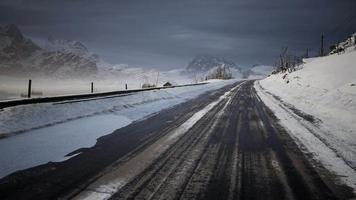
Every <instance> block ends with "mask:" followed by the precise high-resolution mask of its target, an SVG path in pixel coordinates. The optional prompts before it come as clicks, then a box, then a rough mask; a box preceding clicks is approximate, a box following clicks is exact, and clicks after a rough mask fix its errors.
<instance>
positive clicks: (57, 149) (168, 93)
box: [0, 80, 236, 177]
mask: <svg viewBox="0 0 356 200" xmlns="http://www.w3.org/2000/svg"><path fill="white" fill-rule="evenodd" d="M235 81H236V80H229V81H214V82H211V83H209V84H206V85H198V86H191V87H179V88H169V89H164V90H153V91H145V92H138V93H135V94H131V95H126V96H119V97H118V96H112V97H109V98H97V99H89V100H88V101H80V102H78V101H67V102H62V103H43V104H31V105H23V106H16V107H10V108H5V109H3V110H2V111H0V133H1V134H3V135H4V134H7V135H10V136H9V137H7V138H3V139H0V152H6V153H3V154H1V155H0V163H1V165H0V177H3V176H5V175H7V174H9V173H12V172H14V171H17V170H20V169H26V168H29V167H33V166H36V165H40V164H44V163H47V162H50V161H61V160H63V159H66V158H64V156H65V155H67V154H68V153H70V152H72V151H74V150H76V149H79V148H83V147H90V146H93V145H94V144H95V143H96V139H97V138H98V137H100V136H103V135H107V134H110V133H111V132H112V131H114V130H116V129H119V128H121V127H123V126H126V125H128V124H130V123H132V122H133V121H136V120H140V119H143V118H145V117H147V116H149V115H152V114H154V113H156V112H158V111H160V110H162V109H165V108H169V107H172V106H174V105H177V104H179V103H182V102H185V101H187V100H189V99H192V98H195V97H197V96H198V95H200V94H202V93H204V92H207V91H209V90H215V89H218V88H221V87H223V86H225V85H228V84H232V83H233V82H235ZM15 133H21V134H15Z"/></svg>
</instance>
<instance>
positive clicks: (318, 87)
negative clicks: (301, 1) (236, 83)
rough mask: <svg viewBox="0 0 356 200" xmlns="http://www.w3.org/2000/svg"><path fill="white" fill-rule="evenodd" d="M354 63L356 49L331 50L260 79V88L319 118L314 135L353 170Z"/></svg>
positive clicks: (355, 156) (355, 155)
mask: <svg viewBox="0 0 356 200" xmlns="http://www.w3.org/2000/svg"><path fill="white" fill-rule="evenodd" d="M355 64H356V51H353V52H346V53H344V54H341V55H336V54H334V55H330V56H326V57H321V58H312V59H307V60H305V64H304V65H303V66H302V68H301V69H300V70H298V71H295V72H292V73H280V74H275V75H271V76H270V77H268V78H266V79H264V80H261V81H259V84H260V85H261V86H262V88H264V89H265V90H266V91H268V92H270V93H272V94H273V95H276V96H278V97H280V98H281V100H282V101H283V102H285V103H287V104H291V105H292V106H294V107H295V108H297V109H299V110H301V111H303V112H305V113H307V114H310V115H313V116H314V117H316V118H318V119H319V120H321V122H320V123H318V124H317V126H318V129H319V131H317V132H316V133H315V134H316V135H315V136H316V137H318V138H319V139H320V140H321V141H323V143H324V144H325V145H327V146H328V148H330V149H332V151H334V152H335V153H336V155H337V156H339V157H341V158H342V159H343V160H344V161H345V163H346V164H347V165H349V166H350V167H351V168H353V170H356V145H355V144H356V86H355V84H356V67H355ZM340 165H341V163H340ZM354 173H355V172H354Z"/></svg>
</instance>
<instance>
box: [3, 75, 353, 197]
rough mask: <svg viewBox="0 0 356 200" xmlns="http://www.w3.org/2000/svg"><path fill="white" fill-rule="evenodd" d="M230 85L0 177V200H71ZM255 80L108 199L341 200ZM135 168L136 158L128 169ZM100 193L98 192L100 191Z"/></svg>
mask: <svg viewBox="0 0 356 200" xmlns="http://www.w3.org/2000/svg"><path fill="white" fill-rule="evenodd" d="M236 85H237V83H236V84H234V85H231V86H226V87H224V88H222V89H219V90H217V91H212V92H209V93H206V94H204V95H201V96H200V97H198V98H197V99H194V100H191V101H188V102H186V103H184V104H181V105H178V106H175V107H173V108H171V109H166V110H164V111H162V112H160V113H159V114H157V115H154V116H152V117H150V118H148V119H146V120H143V121H139V122H135V123H133V124H131V125H129V126H127V127H124V128H122V129H119V130H117V131H115V132H114V133H112V134H110V135H107V136H104V137H102V138H100V139H99V140H98V143H97V144H96V145H95V146H94V147H93V148H89V149H82V150H79V151H80V152H82V153H81V154H79V155H78V156H75V157H73V158H71V159H69V160H67V161H65V162H62V163H49V164H46V165H42V166H39V167H35V168H32V169H28V170H24V171H21V172H18V173H14V174H12V175H10V176H8V177H5V178H4V179H2V180H0V199H57V198H65V199H67V198H77V197H81V194H83V193H85V192H86V191H88V190H89V189H90V190H91V192H95V191H92V190H93V189H92V188H91V187H90V186H91V185H93V184H95V183H96V182H97V181H98V180H99V179H100V178H102V177H103V176H102V174H101V172H102V171H104V170H105V169H106V170H107V169H108V167H110V168H112V169H114V168H117V169H120V165H121V164H122V163H125V162H126V161H125V160H123V161H121V164H117V163H116V161H117V160H119V159H122V158H124V157H125V156H127V155H130V156H129V158H134V157H135V156H138V155H140V154H142V152H144V151H145V149H148V148H149V147H150V146H152V145H153V144H154V142H155V141H158V140H159V139H160V138H162V137H165V136H167V135H168V134H170V133H171V132H172V131H173V130H175V129H176V128H177V127H179V126H180V125H181V124H183V123H184V122H185V121H186V120H187V119H189V118H190V117H192V116H193V115H194V113H196V112H197V111H199V110H201V109H202V108H204V107H205V106H206V105H208V104H209V103H211V102H213V101H215V100H217V99H218V98H219V97H220V96H221V95H223V94H224V93H225V92H226V91H228V90H230V89H231V88H233V87H234V86H236ZM306 156H307V155H304V154H303V153H302V152H301V151H300V150H299V149H298V147H297V146H296V144H295V143H294V141H293V140H292V139H291V138H290V137H289V135H288V133H287V132H286V131H285V130H284V128H283V127H281V126H280V125H279V124H278V120H276V118H275V117H274V116H273V113H271V111H270V110H269V109H268V108H267V107H266V106H265V105H264V104H263V103H262V102H261V100H260V99H259V97H258V96H257V94H256V92H255V90H254V88H253V81H246V82H244V83H243V84H241V85H240V87H237V88H235V89H234V90H232V92H231V93H230V95H229V97H228V98H225V99H223V100H222V101H221V102H220V103H219V104H217V105H216V106H215V107H214V108H213V109H212V110H210V112H208V113H207V114H206V115H204V116H203V118H202V119H200V120H199V121H198V122H197V123H196V124H195V125H194V126H193V127H192V128H191V129H189V130H188V131H187V132H186V133H185V134H184V135H183V136H182V137H181V138H180V139H179V140H178V141H177V142H175V143H174V144H173V145H171V146H170V147H169V148H168V149H167V150H166V151H165V152H164V153H162V154H161V155H159V156H158V158H157V159H155V160H154V161H153V162H152V163H150V164H149V167H147V168H146V169H145V170H144V171H142V172H140V173H139V174H138V175H137V176H135V178H134V179H132V180H131V181H129V182H128V183H127V184H125V185H123V186H122V187H120V188H119V190H118V191H117V192H116V193H112V194H110V195H112V196H111V199H345V198H347V197H350V196H349V195H350V193H349V192H348V191H347V189H345V187H343V186H339V185H336V184H335V183H334V182H335V180H334V178H335V177H334V176H332V175H331V174H329V173H328V172H327V171H325V170H324V169H323V168H318V169H316V168H314V167H312V165H311V163H310V162H309V161H308V160H307V159H306ZM135 164H136V165H140V161H138V162H137V163H134V165H135ZM98 195H99V196H100V194H98Z"/></svg>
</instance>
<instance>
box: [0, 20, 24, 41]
mask: <svg viewBox="0 0 356 200" xmlns="http://www.w3.org/2000/svg"><path fill="white" fill-rule="evenodd" d="M0 34H1V35H2V36H8V37H11V38H13V39H15V40H17V41H21V40H24V36H23V35H22V33H21V31H20V29H19V28H18V27H17V26H16V25H14V24H9V25H6V26H4V27H0Z"/></svg>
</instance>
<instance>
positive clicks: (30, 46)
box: [0, 25, 99, 77]
mask: <svg viewBox="0 0 356 200" xmlns="http://www.w3.org/2000/svg"><path fill="white" fill-rule="evenodd" d="M98 60H99V58H98V56H96V55H94V54H89V52H88V51H87V49H86V47H85V46H84V45H81V44H80V43H78V42H70V41H59V40H58V41H57V40H54V39H51V40H49V41H48V45H47V48H41V47H40V46H38V45H37V44H35V43H34V42H32V41H31V40H30V39H28V38H26V37H24V36H23V34H22V33H21V31H20V30H19V29H18V28H17V26H16V25H7V26H4V27H0V69H1V75H9V76H18V77H26V76H29V77H31V76H32V77H33V76H50V77H53V76H55V77H61V76H63V77H83V76H91V75H94V74H96V72H97V71H98V68H97V62H98Z"/></svg>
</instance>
